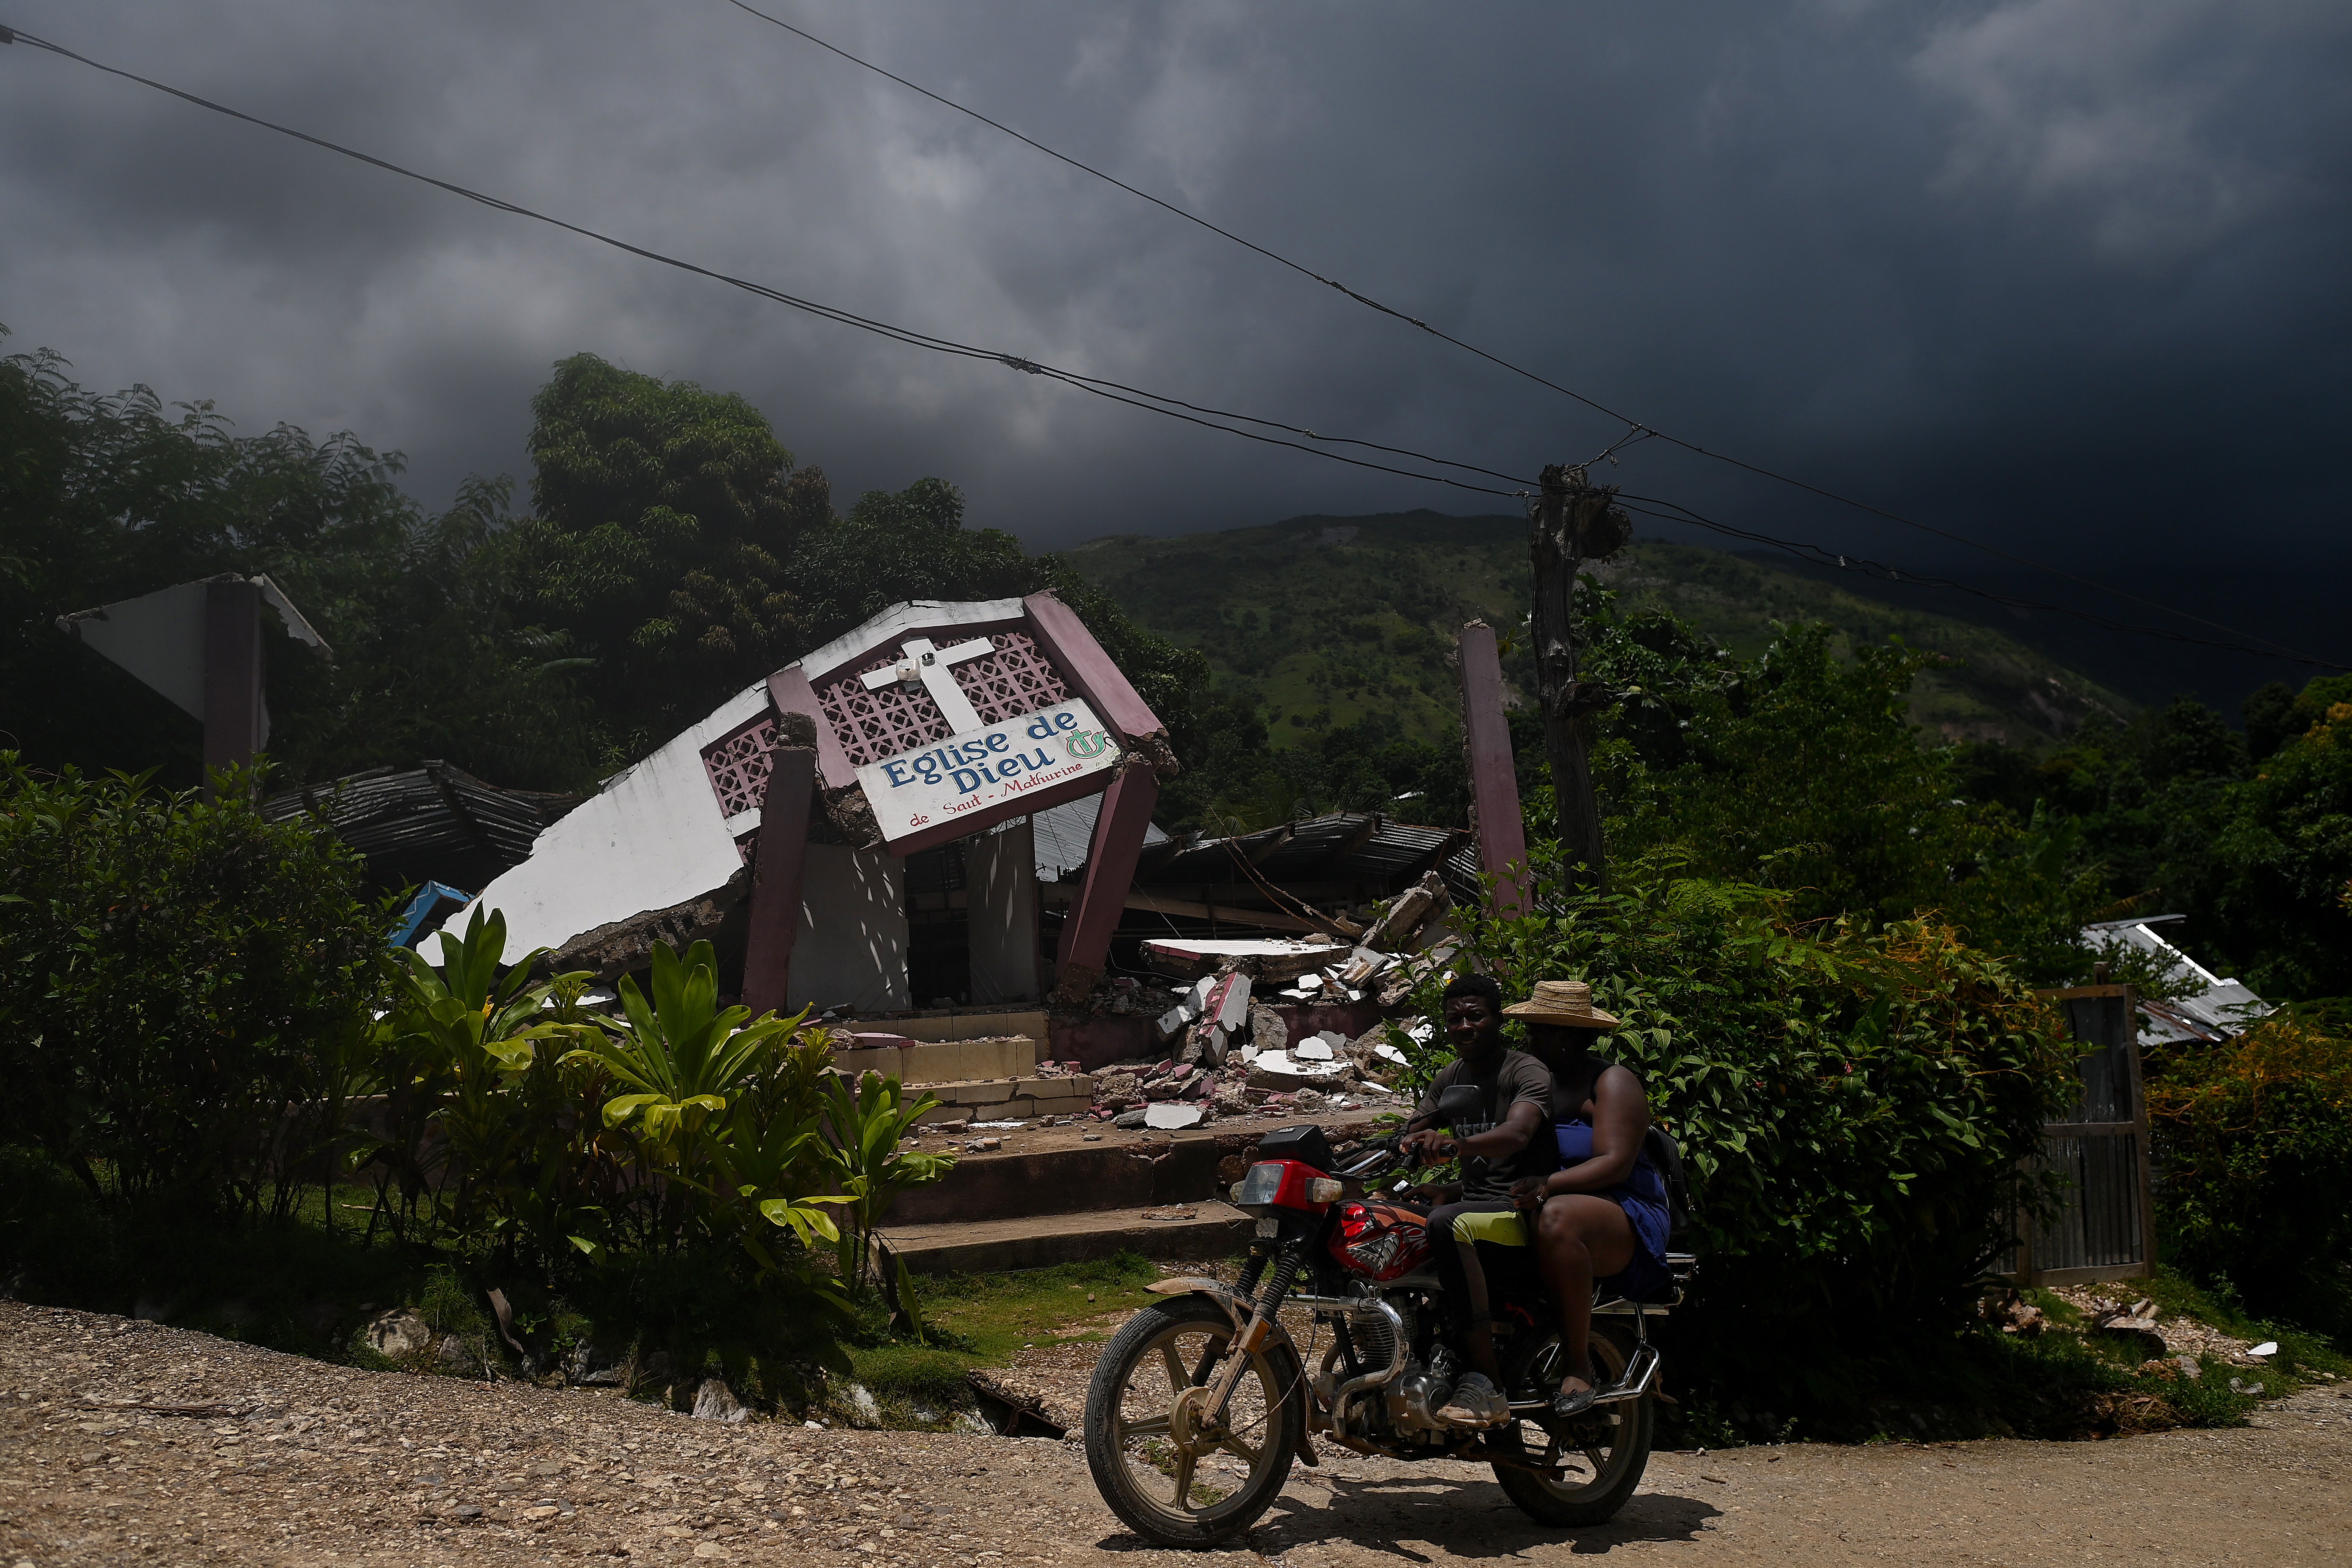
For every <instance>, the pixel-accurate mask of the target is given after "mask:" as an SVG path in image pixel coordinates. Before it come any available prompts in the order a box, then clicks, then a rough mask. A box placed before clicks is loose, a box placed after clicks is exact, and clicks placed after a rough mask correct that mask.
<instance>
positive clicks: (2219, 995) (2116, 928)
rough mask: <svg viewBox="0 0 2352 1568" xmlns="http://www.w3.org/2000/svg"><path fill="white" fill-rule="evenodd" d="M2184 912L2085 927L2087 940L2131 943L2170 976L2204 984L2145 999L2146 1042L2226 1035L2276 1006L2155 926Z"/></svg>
mask: <svg viewBox="0 0 2352 1568" xmlns="http://www.w3.org/2000/svg"><path fill="white" fill-rule="evenodd" d="M2186 918H2187V917H2185V916H2182V915H2148V916H2147V917H2145V918H2143V919H2140V920H2131V921H2099V922H2098V923H2097V924H2095V925H2087V926H2084V928H2083V940H2084V942H2088V943H2090V945H2091V946H2093V947H2094V948H2096V949H2098V950H2099V951H2101V952H2113V951H2115V950H2116V949H2120V948H2128V949H2132V950H2136V951H2137V952H2145V953H2147V954H2150V955H2151V956H2153V957H2154V958H2155V959H2156V960H2157V961H2158V963H2159V964H2160V965H2161V966H2162V969H2163V972H2164V973H2165V974H2166V975H2167V976H2168V978H2170V979H2174V980H2178V981H2185V982H2187V983H2189V984H2190V985H2191V986H2195V985H2200V984H2201V985H2202V986H2203V987H2204V989H2203V990H2202V991H2200V992H2199V993H2198V994H2196V995H2194V996H2182V997H2179V998H2176V999H2175V1000H2173V1001H2170V1002H2166V1003H2162V1004H2154V1003H2151V1004H2147V1007H2148V1009H2149V1027H2148V1028H2147V1029H2143V1030H2142V1031H2141V1033H2140V1038H2141V1042H2142V1043H2143V1044H2154V1043H2157V1042H2158V1041H2160V1040H2168V1039H2176V1038H2179V1037H2181V1036H2182V1033H2183V1032H2184V1031H2186V1032H2189V1033H2193V1034H2195V1035H2198V1036H2200V1037H2203V1038H2205V1039H2209V1040H2222V1039H2227V1038H2229V1037H2231V1035H2234V1034H2236V1033H2237V1032H2238V1031H2239V1030H2241V1029H2242V1028H2244V1027H2245V1026H2247V1025H2249V1024H2251V1023H2252V1022H2254V1020H2256V1019H2258V1018H2261V1017H2263V1016H2266V1015H2267V1014H2269V1013H2270V1012H2271V1011H2272V1008H2271V1005H2270V1004H2269V1003H2267V1002H2265V1001H2263V999H2262V998H2261V997H2259V996H2257V995H2255V994H2254V993H2253V991H2252V988H2250V987H2248V986H2246V985H2242V984H2240V983H2239V982H2237V981H2235V980H2224V979H2222V978H2221V976H2220V975H2218V974H2215V973H2213V972H2212V971H2211V970H2210V969H2207V968H2206V967H2205V966H2204V965H2203V964H2200V963H2198V962H2197V961H2196V960H2194V959H2192V958H2190V957H2189V955H2188V954H2187V953H2185V952H2181V951H2180V950H2179V948H2177V947H2175V946H2173V945H2172V944H2171V943H2170V942H2167V941H2165V940H2164V938H2163V937H2161V936H2158V934H2157V932H2156V930H2155V928H2156V927H2158V926H2159V925H2169V924H2171V923H2172V922H2174V921H2179V920H2183V919H2186Z"/></svg>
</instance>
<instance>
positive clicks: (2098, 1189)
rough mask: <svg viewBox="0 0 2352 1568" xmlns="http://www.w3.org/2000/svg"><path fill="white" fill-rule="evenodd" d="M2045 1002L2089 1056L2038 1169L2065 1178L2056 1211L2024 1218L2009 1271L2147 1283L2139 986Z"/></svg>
mask: <svg viewBox="0 0 2352 1568" xmlns="http://www.w3.org/2000/svg"><path fill="white" fill-rule="evenodd" d="M2042 996H2043V998H2044V999H2045V1000H2047V1001H2050V1002H2052V1003H2054V1004H2055V1005H2057V1006H2058V1008H2059V1010H2060V1011H2061V1012H2063V1014H2064V1015H2065V1016H2066V1021H2067V1025H2068V1026H2069V1029H2070V1031H2071V1032H2072V1034H2073V1035H2074V1038H2076V1039H2078V1040H2081V1041H2083V1042H2084V1044H2086V1045H2088V1046H2089V1047H2091V1049H2090V1050H2088V1051H2087V1052H2085V1053H2084V1057H2083V1058H2082V1061H2081V1063H2080V1066H2079V1069H2078V1070H2079V1072H2080V1074H2081V1079H2082V1085H2083V1092H2082V1096H2081V1098H2080V1099H2079V1100H2077V1101H2076V1102H2075V1105H2074V1109H2073V1110H2071V1111H2069V1112H2068V1113H2067V1114H2065V1115H2063V1116H2061V1117H2058V1118H2056V1119H2055V1120H2053V1121H2050V1122H2048V1123H2047V1124H2045V1125H2044V1127H2043V1128H2042V1156H2041V1160H2040V1162H2039V1168H2040V1169H2042V1170H2044V1171H2054V1172H2055V1173H2057V1174H2059V1175H2060V1176H2062V1177H2063V1178H2064V1179H2065V1186H2064V1189H2063V1194H2061V1197H2060V1206H2059V1209H2058V1212H2057V1213H2056V1214H2055V1215H2051V1216H2048V1217H2046V1218H2044V1219H2042V1220H2041V1221H2038V1222H2037V1221H2035V1220H2034V1219H2032V1217H2031V1216H2021V1217H2020V1221H2019V1226H2018V1237H2019V1241H2018V1247H2017V1249H2016V1250H2015V1251H2014V1252H2013V1253H2011V1256H2010V1258H2009V1259H2008V1267H2007V1268H2005V1269H2004V1270H2003V1272H2004V1273H2006V1274H2007V1275H2008V1276H2009V1278H2011V1279H2014V1280H2016V1281H2017V1282H2018V1283H2020V1284H2025V1285H2082V1284H2087V1283H2089V1282H2091V1281H2093V1280H2098V1279H2144V1278H2146V1277H2147V1276H2148V1275H2150V1274H2153V1273H2154V1272H2155V1271H2156V1213H2155V1205H2154V1204H2153V1202H2152V1194H2151V1193H2150V1190H2149V1171H2148V1143H2147V1099H2146V1097H2145V1096H2144V1095H2143V1093H2142V1092H2141V1089H2140V1075H2139V1040H2138V1029H2137V1020H2136V1016H2135V1015H2136V1012H2137V1009H2136V1008H2135V1007H2134V1005H2133V1002H2132V994H2131V988H2130V987H2129V986H2126V985H2085V986H2081V987H2078V988H2076V989H2074V990H2070V991H2045V992H2043V993H2042Z"/></svg>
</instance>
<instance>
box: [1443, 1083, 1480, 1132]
mask: <svg viewBox="0 0 2352 1568" xmlns="http://www.w3.org/2000/svg"><path fill="white" fill-rule="evenodd" d="M1485 1108H1486V1096H1485V1095H1483V1094H1481V1093H1479V1092H1478V1090H1477V1089H1475V1088H1474V1087H1472V1086H1471V1085H1469V1084H1466V1083H1457V1084H1455V1085H1454V1087H1453V1088H1452V1089H1446V1090H1444V1092H1443V1093H1441V1094H1439V1095H1438V1097H1437V1121H1438V1122H1439V1124H1440V1125H1442V1126H1446V1127H1452V1126H1454V1124H1455V1123H1456V1122H1459V1121H1464V1120H1465V1119H1467V1118H1470V1117H1474V1116H1476V1115H1477V1114H1478V1112H1479V1111H1480V1110H1484V1109H1485Z"/></svg>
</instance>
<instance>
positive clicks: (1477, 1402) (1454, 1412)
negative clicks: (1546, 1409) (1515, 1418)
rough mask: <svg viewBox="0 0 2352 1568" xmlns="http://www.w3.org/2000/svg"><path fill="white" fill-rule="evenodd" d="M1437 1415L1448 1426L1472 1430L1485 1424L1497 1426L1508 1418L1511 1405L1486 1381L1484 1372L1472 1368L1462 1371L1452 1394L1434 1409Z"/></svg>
mask: <svg viewBox="0 0 2352 1568" xmlns="http://www.w3.org/2000/svg"><path fill="white" fill-rule="evenodd" d="M1437 1418H1438V1419H1439V1420H1440V1421H1443V1422H1444V1423H1445V1424H1446V1425H1447V1426H1460V1427H1465V1428H1468V1429H1470V1430H1474V1431H1475V1430H1477V1429H1478V1428H1481V1427H1486V1426H1501V1425H1502V1424H1503V1423H1504V1422H1506V1421H1507V1420H1509V1419H1510V1418H1511V1405H1510V1401H1508V1400H1507V1399H1505V1398H1504V1397H1503V1395H1502V1392H1501V1391H1500V1390H1499V1389H1497V1388H1496V1386H1495V1385H1494V1384H1491V1383H1489V1382H1487V1381H1486V1373H1480V1372H1473V1373H1465V1375H1464V1376H1463V1379H1462V1381H1461V1382H1460V1383H1458V1384H1454V1397H1453V1398H1451V1399H1449V1400H1447V1401H1446V1402H1445V1405H1444V1407H1443V1408H1442V1409H1440V1410H1439V1411H1438V1412H1437Z"/></svg>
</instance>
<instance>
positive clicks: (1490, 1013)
mask: <svg viewBox="0 0 2352 1568" xmlns="http://www.w3.org/2000/svg"><path fill="white" fill-rule="evenodd" d="M1444 1022H1445V1035H1446V1038H1447V1040H1448V1041H1449V1042H1450V1043H1451V1044H1452V1045H1453V1047H1454V1060H1453V1061H1451V1062H1449V1063H1447V1064H1446V1065H1445V1067H1444V1068H1441V1069H1440V1070H1439V1072H1438V1074H1437V1077H1436V1078H1435V1079H1433V1081H1432V1082H1431V1084H1430V1086H1429V1092H1428V1093H1427V1094H1426V1095H1425V1096H1424V1097H1423V1100H1422V1102H1421V1104H1420V1106H1419V1107H1418V1108H1417V1109H1416V1110H1414V1112H1413V1115H1412V1119H1411V1120H1410V1121H1407V1122H1406V1124H1405V1128H1406V1131H1405V1136H1404V1139H1403V1141H1402V1147H1403V1148H1404V1149H1407V1150H1409V1151H1412V1152H1413V1153H1415V1154H1417V1155H1419V1156H1420V1157H1421V1158H1423V1159H1431V1158H1443V1157H1444V1156H1445V1155H1447V1154H1449V1153H1451V1154H1458V1155H1459V1156H1460V1157H1461V1159H1462V1160H1463V1162H1464V1165H1465V1179H1464V1180H1463V1181H1461V1182H1459V1183H1452V1184H1445V1185H1443V1186H1424V1187H1423V1188H1422V1189H1420V1191H1419V1193H1418V1194H1416V1195H1417V1196H1418V1197H1419V1198H1421V1199H1422V1200H1423V1201H1424V1202H1428V1203H1430V1204H1432V1205H1433V1207H1432V1208H1431V1209H1430V1211H1429V1234H1430V1237H1431V1240H1432V1241H1433V1243H1434V1259H1433V1260H1434V1262H1435V1263H1436V1266H1437V1269H1438V1274H1439V1276H1440V1278H1441V1279H1444V1282H1445V1286H1446V1290H1445V1300H1447V1301H1448V1302H1449V1303H1452V1304H1453V1308H1454V1322H1453V1324H1452V1325H1451V1332H1450V1333H1449V1335H1448V1341H1449V1348H1450V1349H1451V1350H1452V1352H1453V1355H1454V1358H1458V1359H1456V1360H1455V1361H1454V1364H1453V1365H1447V1364H1445V1363H1444V1362H1443V1361H1440V1362H1438V1363H1433V1365H1432V1367H1431V1372H1432V1373H1433V1375H1434V1376H1435V1377H1436V1378H1437V1379H1438V1380H1439V1381H1440V1382H1441V1383H1445V1382H1452V1383H1453V1390H1452V1394H1451V1396H1450V1397H1448V1398H1444V1400H1443V1401H1442V1407H1441V1408H1439V1409H1438V1411H1437V1414H1438V1415H1439V1416H1440V1418H1442V1419H1443V1420H1444V1421H1445V1422H1447V1423H1448V1424H1449V1425H1452V1426H1463V1427H1482V1426H1495V1425H1496V1424H1498V1423H1500V1422H1502V1421H1503V1420H1505V1419H1506V1418H1507V1416H1508V1415H1509V1413H1510V1404H1509V1401H1508V1400H1507V1399H1506V1398H1505V1397H1504V1396H1503V1393H1502V1390H1501V1384H1502V1381H1503V1374H1502V1368H1501V1365H1500V1363H1497V1362H1496V1359H1495V1340H1494V1331H1493V1324H1494V1311H1493V1304H1492V1302H1491V1301H1490V1300H1488V1297H1487V1289H1486V1269H1485V1268H1484V1267H1483V1266H1482V1265H1481V1263H1480V1261H1479V1258H1478V1252H1477V1244H1478V1243H1479V1241H1480V1240H1481V1239H1491V1237H1487V1236H1486V1233H1487V1232H1488V1231H1490V1230H1491V1229H1492V1227H1493V1226H1496V1225H1497V1224H1499V1223H1504V1222H1507V1223H1508V1224H1510V1225H1511V1226H1517V1215H1518V1209H1519V1206H1520V1205H1519V1202H1518V1200H1517V1199H1516V1198H1514V1196H1513V1192H1512V1189H1513V1188H1514V1187H1515V1186H1517V1185H1518V1184H1521V1183H1523V1182H1528V1181H1539V1180H1541V1179H1542V1178H1543V1177H1545V1176H1546V1175H1549V1173H1551V1172H1552V1171H1553V1170H1555V1169H1557V1168H1558V1165H1559V1152H1558V1150H1559V1146H1558V1143H1557V1142H1556V1138H1555V1134H1554V1132H1553V1130H1552V1098H1553V1086H1552V1077H1551V1073H1550V1072H1549V1070H1548V1069H1547V1068H1545V1067H1544V1065H1543V1063H1541V1062H1539V1061H1538V1060H1537V1059H1536V1058H1533V1057H1531V1056H1528V1054H1527V1053H1526V1052H1524V1051H1514V1050H1511V1049H1510V1048H1508V1047H1507V1046H1506V1045H1505V1044H1504V1042H1503V992H1502V987H1501V986H1499V985H1497V984H1496V983H1495V982H1494V981H1493V980H1492V979H1490V978H1489V977H1487V976H1486V975H1484V974H1465V975H1463V976H1461V977H1460V978H1458V979H1456V980H1454V982H1453V983H1452V984H1448V985H1447V986H1446V987H1445V993H1444ZM1460 1084H1466V1085H1469V1086H1471V1087H1473V1088H1475V1089H1477V1090H1478V1091H1479V1092H1480V1094H1481V1095H1482V1096H1483V1098H1484V1100H1485V1103H1486V1110H1484V1111H1483V1112H1482V1113H1481V1114H1480V1115H1479V1116H1478V1117H1475V1118H1473V1119H1471V1120H1468V1121H1463V1120H1460V1119H1456V1121H1454V1128H1453V1134H1452V1136H1451V1137H1448V1136H1447V1135H1446V1134H1444V1133H1441V1132H1440V1131H1437V1130H1436V1128H1435V1127H1434V1126H1433V1123H1434V1122H1435V1121H1436V1118H1437V1102H1438V1098H1439V1096H1441V1095H1442V1094H1444V1091H1445V1090H1446V1089H1451V1088H1454V1086H1456V1085H1460ZM1514 1237H1517V1232H1516V1231H1514ZM1463 1361H1466V1362H1467V1363H1468V1367H1469V1370H1468V1371H1467V1372H1464V1373H1461V1374H1460V1376H1459V1378H1458V1381H1457V1380H1455V1378H1454V1373H1455V1372H1456V1369H1457V1367H1458V1366H1459V1365H1460V1364H1461V1362H1463ZM1440 1403H1441V1402H1440V1401H1439V1400H1436V1399H1433V1400H1432V1404H1433V1405H1439V1404H1440Z"/></svg>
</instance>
